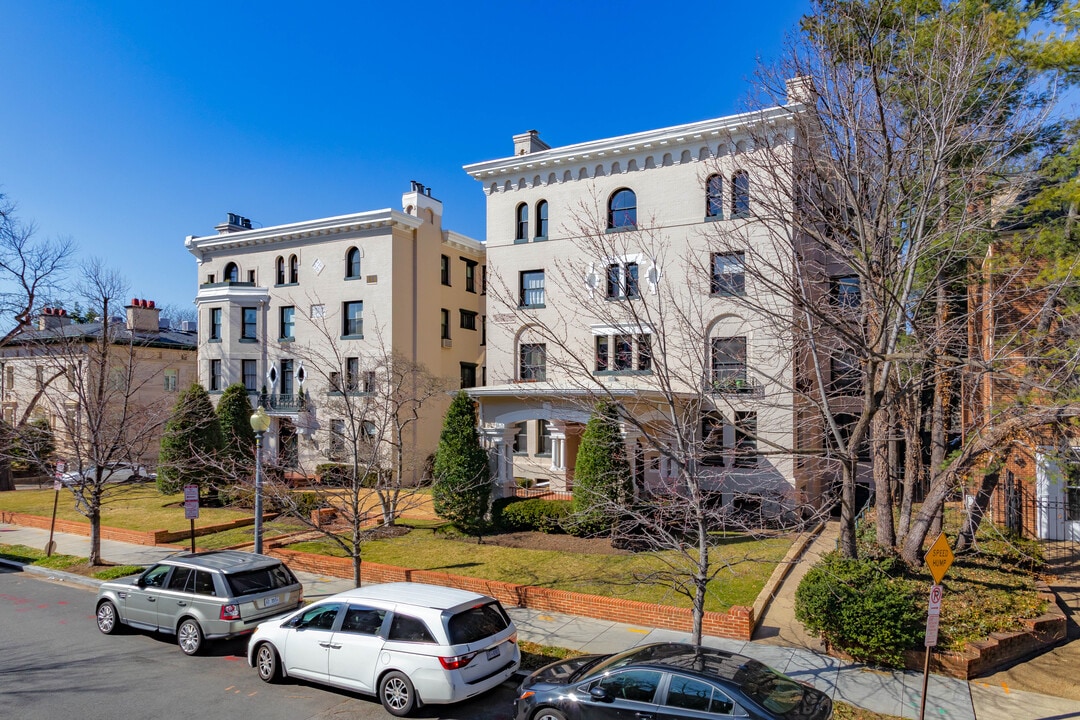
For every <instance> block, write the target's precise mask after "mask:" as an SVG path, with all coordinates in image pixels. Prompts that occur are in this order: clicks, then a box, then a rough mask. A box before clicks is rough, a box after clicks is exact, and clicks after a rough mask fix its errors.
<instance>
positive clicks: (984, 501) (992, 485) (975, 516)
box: [956, 470, 1001, 552]
mask: <svg viewBox="0 0 1080 720" xmlns="http://www.w3.org/2000/svg"><path fill="white" fill-rule="evenodd" d="M1000 478H1001V471H1000V470H994V471H992V472H988V473H986V474H985V475H983V477H982V482H980V483H979V490H978V492H977V493H976V494H975V500H974V502H972V503H971V507H969V508H968V511H967V514H966V515H965V517H964V524H963V526H962V527H961V528H960V537H958V538H957V539H956V551H957V552H962V551H964V550H968V549H970V548H971V547H972V546H973V545H974V544H975V533H977V532H978V531H979V524H980V523H981V522H982V519H983V515H985V514H986V509H987V508H989V507H990V498H991V496H993V494H994V490H995V489H996V488H997V484H998V480H999V479H1000Z"/></svg>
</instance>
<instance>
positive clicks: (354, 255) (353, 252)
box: [345, 248, 360, 278]
mask: <svg viewBox="0 0 1080 720" xmlns="http://www.w3.org/2000/svg"><path fill="white" fill-rule="evenodd" d="M345 277H346V278H358V277H360V249H359V248H349V252H347V253H345Z"/></svg>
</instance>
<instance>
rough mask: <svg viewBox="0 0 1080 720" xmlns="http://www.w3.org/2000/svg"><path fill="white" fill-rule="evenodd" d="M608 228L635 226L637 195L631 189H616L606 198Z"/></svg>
mask: <svg viewBox="0 0 1080 720" xmlns="http://www.w3.org/2000/svg"><path fill="white" fill-rule="evenodd" d="M607 226H608V229H609V230H610V229H615V228H633V227H637V196H636V195H635V194H634V191H633V190H630V189H628V188H623V189H621V190H616V191H615V193H614V194H613V195H612V196H611V199H610V200H608V214H607Z"/></svg>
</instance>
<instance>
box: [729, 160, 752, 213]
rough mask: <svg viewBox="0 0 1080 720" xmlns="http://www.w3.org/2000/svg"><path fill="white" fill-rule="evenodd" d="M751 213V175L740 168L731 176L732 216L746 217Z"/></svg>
mask: <svg viewBox="0 0 1080 720" xmlns="http://www.w3.org/2000/svg"><path fill="white" fill-rule="evenodd" d="M749 214H750V176H749V175H747V174H746V171H745V170H738V171H736V172H735V174H734V175H732V176H731V216H732V217H746V216H747V215H749Z"/></svg>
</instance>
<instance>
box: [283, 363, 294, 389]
mask: <svg viewBox="0 0 1080 720" xmlns="http://www.w3.org/2000/svg"><path fill="white" fill-rule="evenodd" d="M281 394H282V395H292V394H293V361H292V360H289V359H287V358H282V360H281Z"/></svg>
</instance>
